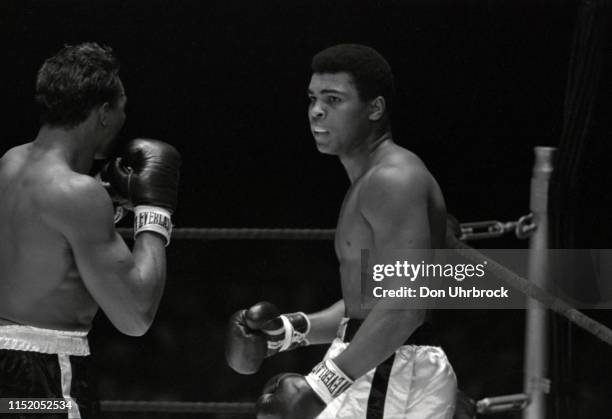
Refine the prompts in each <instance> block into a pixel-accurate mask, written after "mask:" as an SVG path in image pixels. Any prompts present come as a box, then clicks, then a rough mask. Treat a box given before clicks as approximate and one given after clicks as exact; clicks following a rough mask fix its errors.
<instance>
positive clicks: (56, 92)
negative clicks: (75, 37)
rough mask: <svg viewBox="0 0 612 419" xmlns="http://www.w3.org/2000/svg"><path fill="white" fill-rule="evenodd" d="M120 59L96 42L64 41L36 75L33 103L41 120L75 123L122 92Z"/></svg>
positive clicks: (51, 123)
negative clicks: (38, 107) (73, 43)
mask: <svg viewBox="0 0 612 419" xmlns="http://www.w3.org/2000/svg"><path fill="white" fill-rule="evenodd" d="M120 83H121V82H120V80H119V61H118V60H117V58H116V57H115V56H114V55H113V50H112V48H110V47H107V46H100V45H98V44H97V43H95V42H86V43H82V44H79V45H65V46H64V47H63V48H62V49H61V50H60V51H59V52H58V53H57V54H55V55H54V56H52V57H50V58H48V59H47V60H45V62H44V64H43V65H42V67H41V68H40V70H38V75H37V77H36V95H35V100H36V103H37V104H38V105H39V106H40V108H41V112H40V119H41V122H42V123H43V124H49V125H54V126H68V127H74V126H76V125H78V124H79V123H81V122H83V121H84V120H85V119H87V117H88V116H89V113H90V112H91V110H92V109H93V108H94V107H96V106H100V105H102V104H103V103H105V102H108V103H110V104H112V105H114V104H116V103H117V101H118V100H119V96H120V94H121V87H120Z"/></svg>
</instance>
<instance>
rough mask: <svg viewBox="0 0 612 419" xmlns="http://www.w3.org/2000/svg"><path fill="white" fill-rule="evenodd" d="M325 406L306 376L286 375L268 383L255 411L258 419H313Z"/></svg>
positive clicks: (280, 375)
mask: <svg viewBox="0 0 612 419" xmlns="http://www.w3.org/2000/svg"><path fill="white" fill-rule="evenodd" d="M325 406H326V403H325V402H323V400H321V398H320V397H319V396H318V395H317V394H316V393H315V391H314V390H313V389H312V387H311V386H310V384H308V382H307V381H306V379H305V378H304V376H302V375H300V374H294V373H285V374H279V375H276V376H274V377H272V378H271V379H270V380H269V381H268V383H267V384H266V385H265V387H264V390H263V394H262V395H261V397H259V399H257V403H256V406H255V411H256V415H257V419H313V418H316V417H317V416H318V415H319V414H320V413H321V412H322V411H323V410H324V409H325Z"/></svg>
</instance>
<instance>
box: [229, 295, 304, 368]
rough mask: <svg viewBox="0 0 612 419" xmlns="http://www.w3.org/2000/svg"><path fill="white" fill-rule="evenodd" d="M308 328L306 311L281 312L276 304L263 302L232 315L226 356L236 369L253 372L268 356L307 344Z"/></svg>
mask: <svg viewBox="0 0 612 419" xmlns="http://www.w3.org/2000/svg"><path fill="white" fill-rule="evenodd" d="M309 331H310V322H309V321H308V317H307V316H306V314H304V313H301V312H299V313H289V314H280V312H279V310H278V308H276V306H274V305H273V304H271V303H268V302H260V303H257V304H255V305H254V306H252V307H251V308H249V309H248V310H246V309H245V310H239V311H237V312H236V313H234V314H233V315H232V317H231V318H230V321H229V325H228V332H227V340H226V346H225V358H226V360H227V363H228V365H229V366H230V367H231V368H232V369H234V371H236V372H239V373H240V374H254V373H255V372H257V371H258V370H259V367H260V366H261V363H262V362H263V360H264V359H265V358H266V357H269V356H272V355H274V354H276V353H278V352H281V351H288V350H291V349H294V348H297V347H300V346H306V345H308V340H307V339H306V337H307V335H308V332H309Z"/></svg>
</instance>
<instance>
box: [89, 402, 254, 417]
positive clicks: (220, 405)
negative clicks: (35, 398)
mask: <svg viewBox="0 0 612 419" xmlns="http://www.w3.org/2000/svg"><path fill="white" fill-rule="evenodd" d="M100 409H101V410H102V411H105V412H156V413H227V414H250V413H255V403H239V402H170V401H141V400H102V401H100Z"/></svg>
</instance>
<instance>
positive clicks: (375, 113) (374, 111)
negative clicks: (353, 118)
mask: <svg viewBox="0 0 612 419" xmlns="http://www.w3.org/2000/svg"><path fill="white" fill-rule="evenodd" d="M369 107H370V114H369V115H368V118H369V119H370V121H380V120H381V119H382V117H383V116H384V115H385V112H386V110H387V103H386V102H385V98H384V97H382V96H377V97H375V98H374V99H372V100H371V101H370V103H369Z"/></svg>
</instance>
